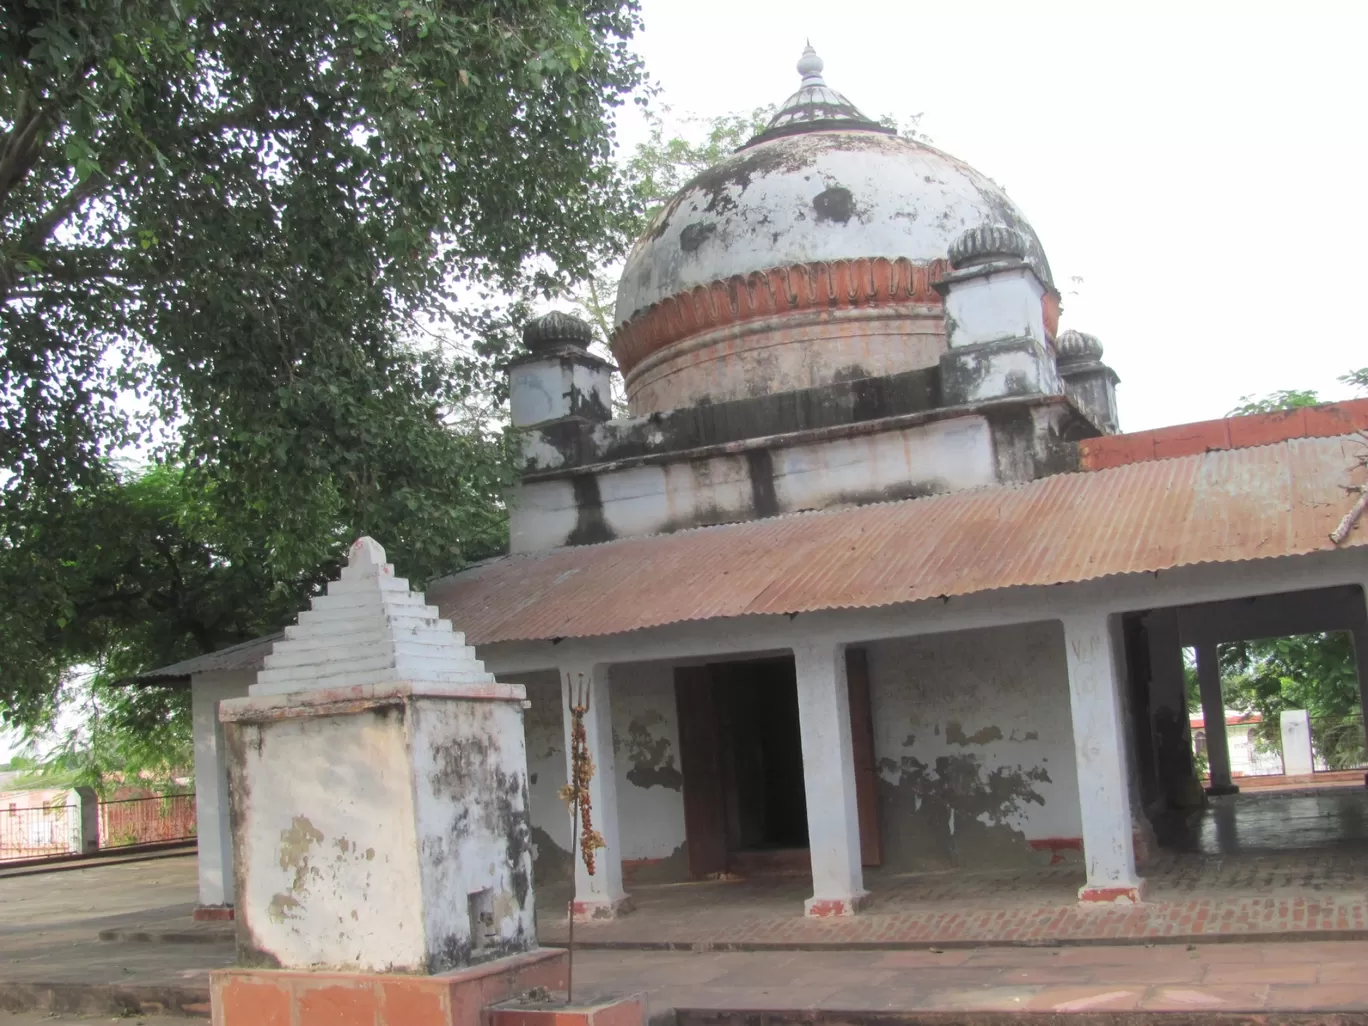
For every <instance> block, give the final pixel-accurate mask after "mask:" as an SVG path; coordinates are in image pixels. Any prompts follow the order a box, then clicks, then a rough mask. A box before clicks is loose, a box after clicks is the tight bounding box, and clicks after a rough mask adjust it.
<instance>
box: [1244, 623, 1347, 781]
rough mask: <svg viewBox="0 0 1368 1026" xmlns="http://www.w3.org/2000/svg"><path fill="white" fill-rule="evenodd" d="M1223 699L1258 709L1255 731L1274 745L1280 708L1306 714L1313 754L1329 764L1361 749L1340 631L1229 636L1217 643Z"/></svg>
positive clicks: (1338, 764)
mask: <svg viewBox="0 0 1368 1026" xmlns="http://www.w3.org/2000/svg"><path fill="white" fill-rule="evenodd" d="M1220 660H1221V674H1222V691H1223V693H1224V695H1225V698H1226V701H1227V703H1228V704H1229V705H1231V706H1233V707H1235V708H1237V709H1249V710H1255V711H1257V712H1259V713H1261V714H1262V717H1263V722H1262V723H1261V724H1260V725H1259V728H1258V736H1259V737H1260V738H1261V739H1262V740H1263V741H1264V742H1265V743H1266V744H1268V745H1270V746H1272V745H1277V744H1278V739H1279V737H1280V733H1281V729H1282V727H1281V720H1280V714H1281V712H1282V711H1283V710H1284V709H1305V710H1306V711H1307V713H1308V714H1309V715H1310V717H1311V726H1312V731H1311V733H1312V743H1313V745H1314V747H1315V749H1316V754H1317V755H1319V756H1320V757H1321V758H1322V759H1324V760H1325V762H1326V764H1327V765H1328V766H1330V767H1331V768H1332V769H1333V768H1338V767H1343V766H1356V765H1358V764H1359V763H1360V762H1361V761H1362V759H1363V754H1364V734H1363V725H1362V719H1363V710H1362V706H1361V704H1360V698H1359V687H1358V674H1357V672H1356V667H1355V661H1354V645H1353V640H1352V638H1351V636H1350V635H1349V634H1347V633H1345V632H1343V631H1336V632H1331V633H1322V634H1299V635H1295V636H1292V637H1286V638H1269V639H1262V640H1259V641H1248V642H1235V643H1231V644H1226V645H1222V646H1221V648H1220Z"/></svg>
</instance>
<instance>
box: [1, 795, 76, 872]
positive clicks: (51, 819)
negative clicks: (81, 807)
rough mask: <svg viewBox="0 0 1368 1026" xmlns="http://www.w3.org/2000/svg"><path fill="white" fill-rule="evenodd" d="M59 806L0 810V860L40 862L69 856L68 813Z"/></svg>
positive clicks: (70, 829)
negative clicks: (44, 859)
mask: <svg viewBox="0 0 1368 1026" xmlns="http://www.w3.org/2000/svg"><path fill="white" fill-rule="evenodd" d="M73 811H74V810H72V809H70V808H68V807H67V805H66V804H65V800H64V801H63V803H62V804H60V805H50V806H36V807H32V808H25V809H21V808H19V807H17V806H10V807H9V808H5V809H0V861H9V860H12V859H41V858H48V857H50V856H53V855H67V854H70V853H71V851H72V849H73V847H74V842H75V841H78V840H79V838H76V837H75V836H74V834H73V826H74V825H75V824H73V823H72V818H73V816H72V813H73Z"/></svg>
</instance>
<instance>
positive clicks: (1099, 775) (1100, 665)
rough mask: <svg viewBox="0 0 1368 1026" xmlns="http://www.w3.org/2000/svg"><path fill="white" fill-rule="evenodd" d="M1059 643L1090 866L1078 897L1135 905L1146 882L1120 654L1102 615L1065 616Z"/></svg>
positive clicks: (1086, 856) (1087, 858)
mask: <svg viewBox="0 0 1368 1026" xmlns="http://www.w3.org/2000/svg"><path fill="white" fill-rule="evenodd" d="M1064 648H1065V657H1066V660H1067V663H1068V668H1069V708H1070V711H1071V713H1072V718H1073V735H1074V759H1075V760H1076V762H1077V764H1078V799H1079V804H1080V806H1081V809H1082V819H1083V856H1084V860H1085V861H1086V863H1087V870H1088V881H1087V883H1086V884H1084V885H1083V887H1082V888H1081V889H1080V890H1079V892H1078V898H1079V900H1080V901H1099V902H1122V903H1135V902H1139V901H1140V900H1142V898H1143V896H1144V886H1145V885H1144V881H1143V880H1142V879H1141V878H1140V875H1139V874H1138V873H1137V872H1136V869H1135V845H1134V839H1133V837H1132V833H1131V831H1132V829H1133V827H1132V820H1131V793H1130V785H1129V782H1128V780H1127V768H1126V739H1125V732H1124V730H1123V729H1122V723H1121V701H1120V674H1119V673H1118V670H1117V667H1118V659H1119V653H1118V652H1117V651H1116V649H1117V645H1116V643H1115V640H1114V639H1113V637H1112V634H1111V630H1110V625H1109V623H1108V618H1107V616H1106V614H1104V613H1090V614H1080V615H1078V616H1071V617H1066V618H1065V619H1064Z"/></svg>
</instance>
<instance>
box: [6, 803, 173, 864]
mask: <svg viewBox="0 0 1368 1026" xmlns="http://www.w3.org/2000/svg"><path fill="white" fill-rule="evenodd" d="M68 794H69V792H64V793H63V794H62V797H61V799H60V800H59V801H54V802H52V803H50V804H48V805H45V806H34V807H30V808H20V807H18V805H17V804H11V805H10V806H9V807H8V808H3V807H0V863H5V862H13V861H16V860H19V859H43V858H55V857H58V856H63V855H75V854H80V852H81V846H82V837H81V822H80V816H81V809H80V805H79V804H78V803H75V802H73V803H71V804H67V795H68ZM194 836H195V795H194V793H193V792H191V793H189V794H170V795H153V796H151V797H148V798H115V799H113V800H111V801H101V802H100V803H99V848H100V849H101V850H105V849H111V848H129V847H133V846H135V845H140V844H158V843H163V842H167V841H188V840H190V839H191V838H193V837H194Z"/></svg>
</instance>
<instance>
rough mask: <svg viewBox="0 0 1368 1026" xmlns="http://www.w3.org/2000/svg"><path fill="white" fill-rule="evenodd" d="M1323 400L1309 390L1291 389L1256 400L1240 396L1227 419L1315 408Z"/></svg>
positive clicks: (1249, 396) (1271, 393) (1252, 397)
mask: <svg viewBox="0 0 1368 1026" xmlns="http://www.w3.org/2000/svg"><path fill="white" fill-rule="evenodd" d="M1322 401H1323V400H1322V399H1321V397H1320V396H1319V394H1317V393H1316V392H1315V391H1312V390H1310V389H1305V390H1297V389H1291V390H1286V391H1280V392H1270V393H1269V394H1268V395H1266V396H1264V397H1263V398H1261V399H1256V398H1254V396H1252V395H1242V396H1240V403H1239V405H1238V406H1236V407H1235V408H1234V409H1232V410H1231V411H1230V412H1229V413H1227V414H1226V416H1227V417H1244V416H1247V415H1248V414H1251V413H1275V412H1277V411H1278V410H1295V409H1297V408H1298V407H1302V406H1315V405H1317V404H1318V403H1320V402H1322Z"/></svg>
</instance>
